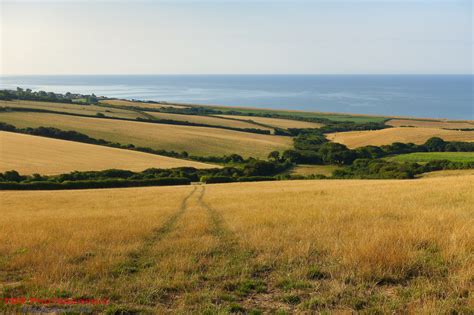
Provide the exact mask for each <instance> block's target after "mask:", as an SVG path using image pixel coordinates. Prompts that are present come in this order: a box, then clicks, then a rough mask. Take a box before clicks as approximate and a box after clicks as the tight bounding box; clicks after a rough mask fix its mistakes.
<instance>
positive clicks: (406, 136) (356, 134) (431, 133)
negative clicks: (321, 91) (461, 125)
mask: <svg viewBox="0 0 474 315" xmlns="http://www.w3.org/2000/svg"><path fill="white" fill-rule="evenodd" d="M431 137H440V138H442V139H443V140H445V141H464V142H473V141H474V132H473V131H458V130H445V129H440V128H403V127H402V128H388V129H382V130H370V131H348V132H336V133H331V134H328V135H327V138H328V139H329V140H330V141H333V142H338V143H342V144H344V145H346V146H347V147H349V148H358V147H363V146H366V145H376V146H380V145H385V144H392V143H393V142H403V143H408V142H411V143H416V144H422V143H424V142H425V141H426V140H428V139H429V138H431Z"/></svg>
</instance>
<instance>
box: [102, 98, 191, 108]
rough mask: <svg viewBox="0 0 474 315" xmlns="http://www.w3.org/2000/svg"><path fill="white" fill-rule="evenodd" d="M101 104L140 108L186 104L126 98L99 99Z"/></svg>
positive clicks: (179, 106)
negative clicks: (168, 103)
mask: <svg viewBox="0 0 474 315" xmlns="http://www.w3.org/2000/svg"><path fill="white" fill-rule="evenodd" d="M99 102H100V103H102V104H108V105H114V106H134V107H142V108H163V107H176V108H183V107H186V106H181V105H171V104H170V105H165V104H156V103H146V102H134V101H127V100H101V101H99Z"/></svg>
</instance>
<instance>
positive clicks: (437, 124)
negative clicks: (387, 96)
mask: <svg viewBox="0 0 474 315" xmlns="http://www.w3.org/2000/svg"><path fill="white" fill-rule="evenodd" d="M386 124H387V125H389V126H393V127H423V128H448V129H462V128H474V121H448V120H415V119H391V120H389V121H387V122H386Z"/></svg>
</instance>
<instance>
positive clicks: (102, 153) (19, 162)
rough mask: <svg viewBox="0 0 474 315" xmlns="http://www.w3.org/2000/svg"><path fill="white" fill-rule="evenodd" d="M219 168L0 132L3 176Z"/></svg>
mask: <svg viewBox="0 0 474 315" xmlns="http://www.w3.org/2000/svg"><path fill="white" fill-rule="evenodd" d="M183 166H189V167H195V168H213V167H216V166H213V165H210V164H205V163H198V162H193V161H187V160H180V159H174V158H170V157H166V156H159V155H154V154H147V153H142V152H136V151H130V150H123V149H116V148H109V147H103V146H98V145H92V144H86V143H79V142H73V141H65V140H58V139H51V138H44V137H37V136H30V135H24V134H18V133H12V132H5V131H0V172H5V171H9V170H16V171H18V172H19V173H20V174H23V175H30V174H34V173H39V174H43V175H53V174H62V173H69V172H72V171H99V170H105V169H111V168H116V169H125V170H131V171H143V170H145V169H147V168H151V167H154V168H174V167H183Z"/></svg>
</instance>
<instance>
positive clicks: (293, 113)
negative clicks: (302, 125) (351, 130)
mask: <svg viewBox="0 0 474 315" xmlns="http://www.w3.org/2000/svg"><path fill="white" fill-rule="evenodd" d="M203 107H206V106H203ZM207 107H209V108H212V109H218V110H221V111H223V112H225V113H226V114H228V113H229V112H230V111H238V112H240V113H244V114H257V115H262V114H263V115H264V114H277V115H281V116H286V117H288V119H291V116H293V117H301V118H325V119H330V120H333V121H353V122H356V123H367V122H383V121H385V120H386V118H385V117H380V116H365V115H360V116H359V115H349V114H335V113H327V114H326V113H313V112H303V111H289V110H269V109H258V108H241V107H238V108H237V107H234V108H232V107H218V106H207Z"/></svg>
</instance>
